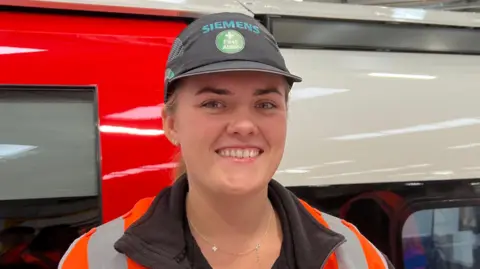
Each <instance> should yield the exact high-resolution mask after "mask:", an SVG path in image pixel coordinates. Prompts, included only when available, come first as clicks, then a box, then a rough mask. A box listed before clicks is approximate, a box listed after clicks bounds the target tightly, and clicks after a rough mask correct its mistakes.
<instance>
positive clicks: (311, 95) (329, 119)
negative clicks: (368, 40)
mask: <svg viewBox="0 0 480 269" xmlns="http://www.w3.org/2000/svg"><path fill="white" fill-rule="evenodd" d="M282 53H283V55H284V56H285V58H286V61H287V66H289V68H290V70H291V71H292V72H293V73H294V74H299V75H301V76H302V77H303V79H304V80H303V82H302V83H299V84H297V85H295V86H294V89H293V90H292V92H291V103H290V110H289V113H290V114H289V126H288V127H289V129H288V137H287V146H286V151H285V155H284V159H283V161H282V164H281V166H280V170H279V171H278V173H277V175H276V179H278V180H279V181H280V182H282V183H283V184H285V185H287V186H297V185H313V186H317V185H335V184H352V183H376V182H392V181H393V182H395V181H401V182H405V181H426V180H443V179H445V180H446V179H462V178H480V166H479V161H480V136H479V134H480V108H479V106H478V100H480V91H479V90H478V85H480V76H479V75H478V74H479V73H480V65H479V64H478V63H479V61H480V56H472V55H468V56H467V55H441V54H419V53H386V52H355V51H328V50H294V49H283V50H282ZM308 63H315V64H314V66H315V67H314V68H313V67H312V65H311V64H308Z"/></svg>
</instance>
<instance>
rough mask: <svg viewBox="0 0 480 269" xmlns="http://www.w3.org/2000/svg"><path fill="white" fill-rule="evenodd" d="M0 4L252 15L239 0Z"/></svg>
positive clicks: (18, 0) (9, 0)
mask: <svg viewBox="0 0 480 269" xmlns="http://www.w3.org/2000/svg"><path fill="white" fill-rule="evenodd" d="M0 4H4V5H10V6H24V7H41V8H54V9H68V10H88V11H101V12H111V13H127V14H143V15H145V14H148V15H157V16H169V17H190V18H196V17H199V16H201V15H203V14H209V13H215V12H239V13H244V14H247V15H250V16H251V15H252V14H251V13H250V12H249V11H248V10H247V9H245V8H244V7H243V6H242V5H241V3H240V2H238V1H235V0H160V1H158V0H155V1H151V0H135V1H125V0H94V1H93V0H89V1H85V0H2V1H1V3H0Z"/></svg>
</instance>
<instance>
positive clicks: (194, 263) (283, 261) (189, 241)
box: [184, 196, 296, 269]
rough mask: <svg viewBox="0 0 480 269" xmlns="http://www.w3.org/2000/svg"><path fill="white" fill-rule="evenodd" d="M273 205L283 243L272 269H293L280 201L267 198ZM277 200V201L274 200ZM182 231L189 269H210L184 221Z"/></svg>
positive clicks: (286, 225) (274, 198) (290, 243)
mask: <svg viewBox="0 0 480 269" xmlns="http://www.w3.org/2000/svg"><path fill="white" fill-rule="evenodd" d="M269 198H270V201H271V203H272V205H273V208H274V209H275V211H276V212H277V214H278V216H279V218H280V223H281V225H282V232H283V242H282V248H281V250H280V255H279V257H278V258H277V260H276V261H275V263H274V264H273V266H272V269H295V268H296V267H295V253H294V247H293V242H292V235H291V229H290V224H289V222H288V218H287V215H286V212H285V210H284V209H283V206H282V201H281V200H280V199H278V198H277V197H274V196H272V197H269ZM276 198H277V199H276ZM184 223H185V225H184V231H185V240H186V242H185V243H186V246H187V259H188V261H189V263H190V266H191V268H193V269H212V267H211V266H210V264H209V263H208V261H207V260H206V258H205V256H203V253H202V251H201V250H200V247H199V246H198V244H197V242H196V241H195V239H194V238H193V235H192V232H191V231H190V227H189V226H188V222H187V220H186V219H185V221H184Z"/></svg>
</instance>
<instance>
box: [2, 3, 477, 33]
mask: <svg viewBox="0 0 480 269" xmlns="http://www.w3.org/2000/svg"><path fill="white" fill-rule="evenodd" d="M1 4H4V5H12V6H28V7H48V8H56V9H70V10H89V11H102V12H117V13H131V14H150V15H159V16H173V17H198V16H200V15H202V14H208V13H215V12H223V11H231V12H241V13H244V14H247V15H251V16H253V14H255V15H262V14H270V15H287V16H301V17H314V18H334V19H346V20H367V21H387V22H407V23H421V24H438V25H455V26H467V27H479V26H480V15H479V14H478V13H473V12H472V13H467V12H449V11H437V10H422V9H413V8H412V9H408V8H392V7H382V6H373V5H353V4H348V5H345V4H338V3H318V2H307V1H297V0H228V1H224V0H159V1H149V0H136V1H123V0H95V1H85V0H3V1H2V3H1Z"/></svg>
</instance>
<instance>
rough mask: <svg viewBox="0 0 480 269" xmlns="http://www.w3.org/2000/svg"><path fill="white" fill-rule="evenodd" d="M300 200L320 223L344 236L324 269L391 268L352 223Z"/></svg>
mask: <svg viewBox="0 0 480 269" xmlns="http://www.w3.org/2000/svg"><path fill="white" fill-rule="evenodd" d="M300 202H301V204H302V205H303V206H304V207H305V209H306V210H307V211H308V212H309V213H310V214H311V215H312V216H313V217H314V218H315V219H316V220H317V221H318V222H319V223H320V224H321V225H323V226H324V227H326V228H328V229H330V230H332V231H334V232H336V233H339V234H341V235H343V236H344V237H345V242H344V243H343V244H341V245H340V246H339V247H337V249H336V250H335V251H334V253H332V255H331V256H330V258H329V260H328V261H327V263H326V265H325V267H324V268H325V269H327V268H328V269H330V268H332V269H333V268H335V269H337V268H338V269H350V268H355V269H391V268H390V267H389V266H390V265H389V263H388V261H387V259H386V258H385V256H384V255H383V254H382V253H381V252H380V251H379V250H378V249H377V248H376V247H375V246H374V245H373V244H372V243H370V241H368V239H367V238H365V237H364V236H363V235H362V234H361V233H360V232H359V231H358V230H357V228H356V227H355V226H354V225H352V224H351V223H349V222H347V221H345V220H342V219H339V218H337V217H334V216H332V215H329V214H326V213H323V212H320V211H319V210H317V209H315V208H313V207H312V206H310V205H309V204H307V203H306V202H305V201H303V200H300Z"/></svg>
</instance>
